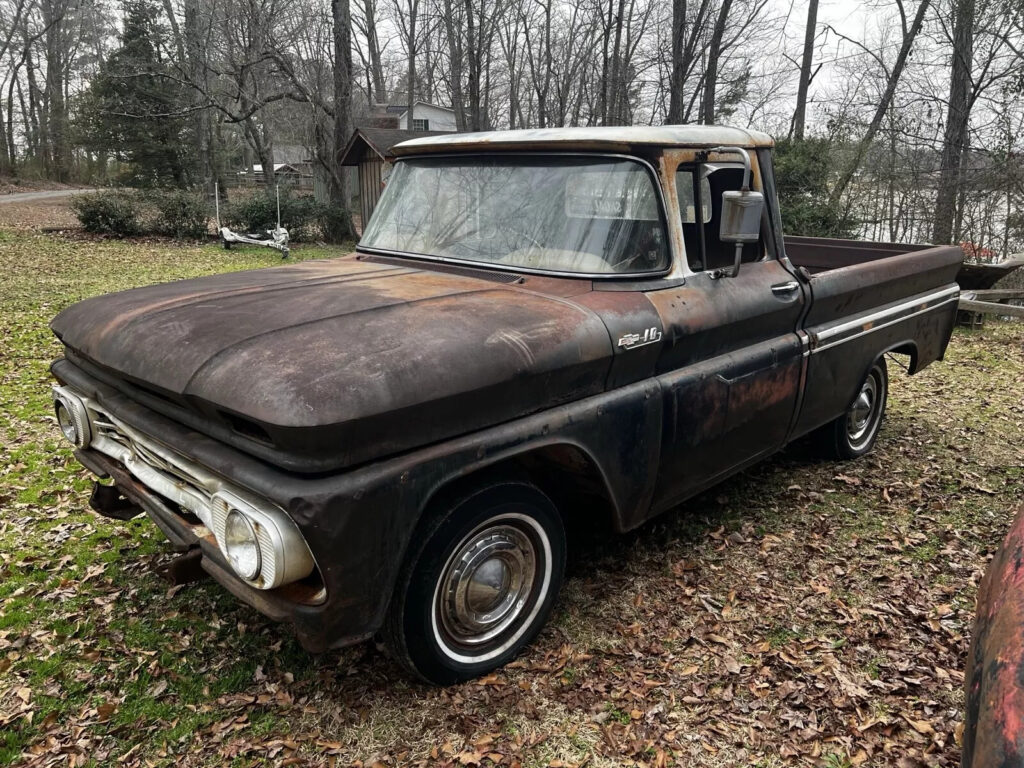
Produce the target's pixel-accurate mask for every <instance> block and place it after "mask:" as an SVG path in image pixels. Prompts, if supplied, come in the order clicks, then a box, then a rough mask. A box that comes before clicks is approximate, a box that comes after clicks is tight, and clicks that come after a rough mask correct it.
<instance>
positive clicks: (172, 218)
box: [146, 189, 210, 240]
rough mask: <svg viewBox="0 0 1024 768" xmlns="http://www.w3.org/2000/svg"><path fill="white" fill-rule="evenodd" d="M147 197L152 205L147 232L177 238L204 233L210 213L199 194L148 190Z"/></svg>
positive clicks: (194, 236)
mask: <svg viewBox="0 0 1024 768" xmlns="http://www.w3.org/2000/svg"><path fill="white" fill-rule="evenodd" d="M147 198H148V202H149V203H150V204H151V205H152V208H153V210H152V214H151V218H150V220H149V222H148V223H147V226H146V230H147V231H149V232H152V233H154V234H158V235H167V236H168V237H175V238H178V239H182V238H190V239H193V240H197V239H199V238H202V237H205V236H206V235H207V233H208V231H209V230H208V225H209V222H210V214H209V212H208V210H207V205H206V201H205V200H204V199H203V196H202V195H201V194H199V193H196V192H189V191H187V190H182V189H178V190H172V191H169V192H151V193H150V194H149V195H147Z"/></svg>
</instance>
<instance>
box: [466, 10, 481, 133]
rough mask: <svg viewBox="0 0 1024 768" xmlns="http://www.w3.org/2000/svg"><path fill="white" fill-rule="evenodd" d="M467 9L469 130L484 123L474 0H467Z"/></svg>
mask: <svg viewBox="0 0 1024 768" xmlns="http://www.w3.org/2000/svg"><path fill="white" fill-rule="evenodd" d="M464 6H465V11H466V54H467V58H468V60H469V115H468V117H469V130H471V131H479V130H480V129H481V128H482V127H483V125H482V123H483V121H482V120H481V119H480V57H479V50H478V48H479V45H480V40H479V35H478V31H477V24H476V20H475V19H474V18H473V0H465V3H464Z"/></svg>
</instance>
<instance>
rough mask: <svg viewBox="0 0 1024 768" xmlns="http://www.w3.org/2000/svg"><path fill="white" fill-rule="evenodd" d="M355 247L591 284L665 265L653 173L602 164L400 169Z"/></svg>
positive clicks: (461, 163) (496, 160) (404, 164)
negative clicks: (563, 275) (597, 277)
mask: <svg viewBox="0 0 1024 768" xmlns="http://www.w3.org/2000/svg"><path fill="white" fill-rule="evenodd" d="M359 245H360V246H362V247H367V248H378V249H381V250H386V251H401V252H404V253H412V254H421V255H424V256H433V257H439V258H447V259H461V260H465V261H477V262H485V263H488V264H496V265H500V266H507V267H513V268H530V269H540V270H550V271H557V272H578V273H587V274H625V273H632V272H648V271H655V270H662V269H665V268H666V267H667V266H668V263H669V258H668V247H667V244H666V237H665V227H664V224H663V222H662V216H661V213H660V209H659V206H658V199H657V195H656V193H655V189H654V180H653V178H652V176H651V173H650V172H649V171H648V169H647V168H646V167H645V166H643V165H642V164H641V163H638V162H635V161H632V160H620V159H613V158H603V157H594V158H586V157H568V156H548V157H498V156H490V157H480V156H474V157H465V158H452V157H445V158H413V159H409V160H403V161H401V162H399V163H398V164H397V165H396V166H395V169H394V171H393V172H392V174H391V176H390V178H389V179H388V185H387V188H386V189H385V190H384V193H383V195H382V196H381V199H380V201H379V202H378V203H377V207H376V208H375V209H374V212H373V216H372V217H371V219H370V222H369V224H368V225H367V227H366V231H365V232H364V233H363V237H362V240H360V242H359Z"/></svg>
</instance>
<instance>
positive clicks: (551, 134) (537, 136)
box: [393, 125, 775, 156]
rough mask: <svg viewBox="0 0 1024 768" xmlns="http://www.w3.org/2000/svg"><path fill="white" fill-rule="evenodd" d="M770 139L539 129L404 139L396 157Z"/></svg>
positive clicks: (731, 133) (768, 142)
mask: <svg viewBox="0 0 1024 768" xmlns="http://www.w3.org/2000/svg"><path fill="white" fill-rule="evenodd" d="M774 143H775V142H774V140H773V139H772V137H771V136H769V135H768V134H766V133H761V132H760V131H750V130H746V129H743V128H729V127H727V126H718V125H658V126H639V125H634V126H623V127H616V126H597V127H589V128H536V129H526V130H518V131H487V132H483V133H451V134H447V135H444V136H428V137H424V138H419V139H412V140H411V141H404V142H402V143H401V144H399V145H398V146H396V147H395V148H394V150H393V153H394V154H395V155H396V156H400V155H410V154H416V153H420V152H460V151H463V152H464V151H471V150H481V149H489V148H494V149H541V148H549V149H603V150H606V151H618V152H628V151H629V150H630V149H632V148H633V147H638V146H647V147H651V146H662V147H671V146H684V147H717V146H733V147H737V146H738V147H750V148H752V147H770V146H772V145H773V144H774Z"/></svg>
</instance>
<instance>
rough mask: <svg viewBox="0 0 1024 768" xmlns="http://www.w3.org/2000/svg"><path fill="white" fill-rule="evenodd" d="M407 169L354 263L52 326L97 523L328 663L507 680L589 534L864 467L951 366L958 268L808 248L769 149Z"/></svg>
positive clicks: (728, 145) (536, 152) (589, 148)
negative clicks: (862, 459)
mask: <svg viewBox="0 0 1024 768" xmlns="http://www.w3.org/2000/svg"><path fill="white" fill-rule="evenodd" d="M395 152H396V154H397V155H398V160H397V162H396V163H395V166H394V168H393V170H392V171H391V174H390V177H389V181H388V184H387V187H386V188H385V189H384V191H383V193H382V195H381V197H380V200H379V202H378V203H377V206H376V208H375V210H374V212H373V216H372V218H371V219H370V221H369V222H367V224H366V227H365V231H364V233H363V235H362V239H361V241H360V243H359V246H358V248H357V249H356V252H355V253H354V254H351V255H348V256H344V257H341V258H336V259H332V260H325V261H310V262H305V263H297V264H290V265H285V266H280V267H276V268H272V269H261V270H255V271H249V272H240V273H233V274H223V275H217V276H214V277H203V278H199V279H194V280H185V281H180V282H174V283H169V284H166V285H155V286H151V287H146V288H139V289H136V290H130V291H125V292H123V293H117V294H113V295H109V296H100V297H96V298H92V299H88V300H86V301H83V302H81V303H78V304H75V305H73V306H70V307H69V308H67V309H65V310H64V311H63V312H61V313H60V314H59V315H58V316H57V318H56V319H55V320H54V321H53V323H52V328H53V331H54V333H55V334H56V335H57V336H58V337H59V339H60V340H61V341H62V342H63V345H64V356H63V357H62V358H61V359H59V360H57V361H56V362H54V363H53V366H52V372H53V376H54V377H55V379H56V380H57V383H56V385H55V386H54V388H53V399H54V404H55V411H56V413H55V415H56V421H57V423H58V424H59V426H60V429H61V430H62V431H63V433H64V435H65V436H66V438H67V439H68V440H69V441H70V442H71V443H73V445H74V450H75V455H76V456H77V457H78V459H79V461H80V462H81V463H82V464H84V465H85V466H86V467H87V468H88V469H89V470H91V471H92V472H93V473H95V474H96V475H97V476H98V478H100V481H99V482H98V483H97V485H96V486H95V488H94V493H93V496H92V505H93V507H94V509H96V510H97V511H98V512H100V513H101V514H104V515H107V516H111V517H115V518H129V517H132V516H133V515H137V514H140V513H141V512H145V513H146V514H148V515H149V517H151V518H152V520H153V522H154V523H155V524H156V525H157V526H159V528H160V529H161V530H162V531H163V532H164V533H165V534H166V536H167V537H168V539H170V541H171V543H172V544H173V545H175V546H176V547H177V548H179V549H180V550H182V551H183V557H184V558H188V559H189V561H190V562H191V564H192V565H193V567H195V566H201V569H202V571H203V572H205V573H208V574H209V575H211V576H212V577H213V578H214V579H216V580H217V581H218V582H220V583H221V584H222V585H223V586H224V587H226V588H227V589H228V590H230V591H231V592H232V593H234V594H235V595H236V596H237V597H238V598H240V599H241V600H243V601H245V602H246V603H248V604H249V605H251V606H253V607H254V608H256V609H257V610H259V611H261V612H262V613H264V614H265V615H267V616H269V617H272V618H273V619H277V620H284V621H287V622H290V623H291V624H292V625H293V626H294V630H295V632H296V633H297V635H298V638H299V640H300V641H301V643H302V644H303V646H304V647H306V648H307V649H309V650H310V651H322V650H324V649H327V648H331V647H334V646H339V645H344V644H349V643H354V642H357V641H361V640H364V639H367V638H370V637H372V636H375V635H378V636H379V637H380V638H381V639H382V640H383V641H384V643H385V645H386V646H387V647H389V648H390V650H391V652H392V653H393V655H394V656H395V658H396V659H397V660H398V661H399V662H400V663H401V664H402V665H404V666H405V667H406V668H407V669H408V670H410V671H411V672H413V673H415V674H417V675H419V676H421V677H422V678H425V679H426V680H428V681H431V682H434V683H438V684H446V683H451V682H454V681H458V680H463V679H467V678H470V677H473V676H476V675H479V674H481V673H484V672H486V671H488V670H491V669H493V668H495V667H498V666H500V665H502V664H504V663H506V662H508V661H509V660H510V659H512V658H513V657H514V656H515V655H516V654H517V653H518V652H519V651H520V650H521V649H522V648H523V647H524V646H525V645H526V644H528V643H529V642H530V641H531V640H532V639H533V638H534V637H535V636H536V635H537V633H538V632H539V631H540V629H541V627H542V626H543V624H544V622H545V620H546V619H547V617H548V615H549V614H550V612H551V609H552V604H553V603H554V601H555V599H556V595H557V594H558V591H559V587H560V585H561V582H562V578H563V567H564V563H565V559H566V549H567V536H566V529H567V523H568V522H570V521H578V520H583V521H584V523H585V524H586V525H591V526H596V525H598V524H602V525H608V526H610V527H611V528H613V529H616V530H618V531H627V530H629V529H632V528H635V527H636V526H638V525H640V524H641V523H643V522H644V521H646V520H648V519H650V518H651V517H652V516H654V515H656V514H658V513H660V512H663V511H665V510H669V509H672V508H675V507H678V506H679V505H680V503H681V502H684V501H685V500H686V499H688V498H690V497H692V496H694V495H695V494H697V493H699V492H700V491H702V490H703V489H705V488H708V487H709V486H711V485H713V484H714V483H718V482H720V481H721V480H723V479H724V478H726V477H728V476H729V475H731V474H734V473H736V472H738V471H740V470H742V469H743V468H744V467H747V466H749V465H750V464H751V463H752V462H756V461H758V460H760V459H763V458H764V457H766V456H768V455H770V454H772V453H774V452H776V451H778V450H779V449H781V448H782V447H783V446H785V445H786V444H787V443H788V442H790V441H792V440H793V439H795V438H797V437H800V436H802V435H807V434H809V433H812V432H813V433H815V434H816V438H815V439H817V440H818V444H819V445H820V446H821V448H822V450H824V451H825V452H826V453H827V454H828V455H830V456H833V457H836V458H840V459H854V458H856V457H858V456H860V455H862V454H864V453H865V452H867V451H869V450H870V449H871V448H872V446H873V444H874V442H875V439H876V437H877V435H878V431H879V425H880V423H881V421H882V417H883V413H884V411H885V405H886V394H887V388H888V376H887V371H886V357H887V356H888V355H902V356H903V357H905V358H906V360H907V362H906V368H907V369H908V370H909V372H910V373H911V374H913V373H916V372H917V371H919V370H921V369H922V368H924V367H925V366H926V365H928V364H929V363H931V362H933V361H935V360H938V359H941V357H942V356H943V353H944V351H945V349H946V345H947V343H948V341H949V338H950V333H951V330H952V327H953V322H954V316H955V313H956V307H957V296H958V292H959V288H958V286H957V284H956V282H955V275H956V273H957V270H958V269H959V267H960V263H961V259H962V254H961V251H960V249H959V248H950V247H937V248H932V247H926V246H922V247H914V246H905V245H893V244H878V243H862V242H850V241H839V240H821V239H812V238H787V237H784V236H783V232H782V228H781V226H780V215H779V207H778V201H777V197H776V194H775V180H774V178H773V173H772V140H771V139H770V137H768V136H766V135H764V134H761V133H757V132H753V131H747V130H739V129H733V128H724V127H711V126H664V127H635V128H613V127H606V128H576V129H549V130H524V131H508V132H496V133H482V134H479V133H478V134H458V135H451V136H441V137H427V138H420V139H416V140H413V141H408V142H406V143H404V144H401V145H399V146H398V147H397V148H396V149H395ZM569 527H571V526H569ZM196 570H198V568H196Z"/></svg>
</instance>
